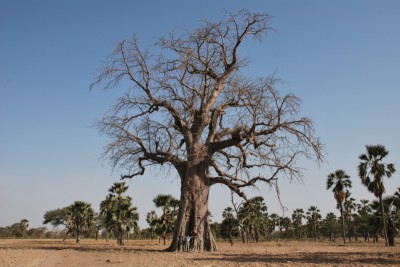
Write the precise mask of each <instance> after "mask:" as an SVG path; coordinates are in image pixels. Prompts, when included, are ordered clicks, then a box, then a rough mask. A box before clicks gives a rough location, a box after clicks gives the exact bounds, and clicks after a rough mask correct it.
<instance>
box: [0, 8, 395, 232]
mask: <svg viewBox="0 0 400 267" xmlns="http://www.w3.org/2000/svg"><path fill="white" fill-rule="evenodd" d="M242 8H248V9H250V10H252V11H257V12H265V13H268V14H270V15H272V16H274V18H273V20H272V27H273V28H274V29H275V30H276V32H270V33H269V34H268V35H267V37H266V38H265V39H264V41H263V42H262V43H257V42H256V43H249V44H248V46H247V47H246V48H244V49H243V50H242V53H243V54H244V55H246V56H248V58H249V66H248V69H247V70H246V71H247V72H248V73H250V74H251V75H252V76H266V75H269V74H271V73H272V72H274V71H275V70H276V71H277V72H276V75H277V76H278V77H279V78H281V79H283V80H284V83H283V84H281V85H280V86H279V87H278V89H279V90H280V91H281V92H282V93H287V92H293V93H294V94H296V95H297V96H299V97H300V98H301V99H302V101H303V109H302V112H303V114H304V115H306V116H308V117H310V118H311V119H313V121H314V122H315V126H316V130H317V135H318V136H320V137H321V140H322V142H323V143H324V144H325V145H326V152H327V155H326V162H324V163H322V164H321V165H320V166H318V165H317V164H315V163H313V162H309V161H299V162H298V164H299V165H300V166H303V167H304V168H305V171H304V180H303V183H298V182H292V183H289V182H288V181H281V184H280V185H281V198H282V202H283V204H284V205H285V206H286V207H287V208H288V209H289V210H288V211H286V212H285V215H290V214H291V210H293V209H295V208H303V209H304V210H306V209H308V208H309V207H310V206H311V205H317V206H318V207H319V208H320V209H321V211H322V213H323V214H325V213H326V212H329V211H334V212H336V213H337V211H336V210H335V206H336V205H335V202H334V199H333V196H332V194H331V193H330V192H328V191H327V190H325V181H326V176H327V175H328V174H329V173H330V172H333V171H335V170H337V169H344V170H345V171H346V172H347V173H348V174H349V175H350V176H351V178H352V180H353V189H352V192H353V193H352V195H353V197H355V198H356V199H358V200H359V199H363V198H366V199H373V196H372V195H371V194H370V193H368V192H367V190H366V189H365V188H363V187H362V186H361V184H360V182H359V178H358V177H357V170H356V166H357V165H358V163H359V162H358V155H359V154H361V153H364V151H365V145H366V144H383V145H385V146H386V148H387V149H388V150H389V151H390V154H389V156H388V158H387V161H388V162H392V163H395V165H396V166H397V168H398V169H399V173H396V174H395V175H394V176H393V177H392V178H391V179H390V180H387V182H386V185H387V192H388V193H390V194H392V193H393V192H394V191H395V190H396V188H397V187H400V179H399V178H400V160H399V159H400V141H399V136H400V134H399V132H400V124H399V118H398V115H399V114H400V105H399V104H398V103H399V99H400V49H399V47H400V28H399V25H400V16H399V15H398V13H399V11H400V2H399V1H388V0H384V1H368V0H362V1H319V0H315V1H311V0H310V1H306V0H304V1H285V0H283V1H282V0H279V1H278V0H276V1H212V0H207V1H155V0H153V1H121V0H115V1H98V0H96V1H94V0H87V1H77V0H75V1H74V0H71V1H50V0H48V1H19V0H13V1H11V0H3V1H1V2H0V40H1V42H0V211H1V216H0V226H6V225H10V224H12V223H14V222H18V221H19V220H21V219H22V218H27V219H28V220H29V221H30V225H31V226H33V227H39V226H41V221H42V218H43V214H44V212H45V211H47V210H50V209H54V208H59V207H64V206H67V205H69V204H71V203H72V202H73V201H75V200H84V201H88V202H90V203H92V204H93V207H94V208H95V209H96V210H98V205H99V203H100V201H101V200H102V199H104V197H105V196H106V194H107V190H108V188H109V187H110V186H111V184H112V183H113V182H115V181H117V180H118V179H119V176H120V171H119V170H114V171H112V170H111V168H110V166H109V164H108V162H106V161H101V160H99V158H100V156H101V153H102V147H103V146H104V145H105V144H106V140H105V138H104V137H102V136H100V135H99V134H98V132H97V130H96V129H95V128H94V127H93V124H94V123H95V121H96V118H99V117H101V116H102V115H103V114H104V113H105V112H106V111H107V110H108V109H109V108H110V105H111V104H112V102H113V101H114V100H115V99H116V98H117V97H118V96H119V95H120V94H122V90H113V91H102V90H100V89H96V90H93V91H89V85H90V83H91V82H93V80H94V78H95V77H96V73H97V70H98V68H99V67H100V66H101V62H102V60H104V59H105V58H106V57H107V56H108V55H109V54H110V53H111V52H112V50H113V49H114V46H115V44H116V43H117V42H118V41H121V40H124V39H127V38H130V37H131V36H132V35H133V34H136V35H137V36H138V37H139V39H140V41H141V43H142V44H144V45H151V44H153V43H154V42H155V41H157V38H159V37H161V36H163V35H164V34H166V33H168V32H169V31H171V30H177V31H180V30H183V29H186V28H188V29H190V28H193V27H197V26H199V25H200V22H201V19H211V20H215V19H218V17H219V16H220V15H221V14H222V12H223V10H228V11H231V12H236V11H238V10H240V9H242ZM128 184H129V185H130V189H129V194H130V195H132V197H133V200H134V204H135V205H136V206H138V209H139V212H140V215H141V225H142V226H146V223H145V216H146V213H147V212H148V211H150V210H151V209H154V207H153V204H152V199H153V198H154V197H155V196H156V195H157V194H159V193H171V194H173V195H175V196H176V197H179V182H178V180H177V179H176V177H175V176H174V175H171V174H168V173H158V172H149V173H146V175H144V176H143V177H138V178H135V179H134V180H131V181H128ZM248 193H249V194H250V195H262V196H263V197H264V198H265V199H266V203H267V206H268V208H269V211H270V212H271V213H272V212H276V213H278V214H280V215H282V210H281V208H280V206H279V203H278V201H277V199H276V196H275V194H274V192H272V191H270V190H269V189H268V188H266V187H260V191H256V190H251V191H249V192H248ZM229 204H230V192H229V191H228V190H227V189H224V188H222V187H218V186H217V187H215V188H214V189H212V191H211V195H210V204H209V205H210V210H211V212H212V214H213V215H214V220H216V221H219V220H220V218H221V213H222V210H223V209H224V208H225V207H226V206H228V205H229Z"/></svg>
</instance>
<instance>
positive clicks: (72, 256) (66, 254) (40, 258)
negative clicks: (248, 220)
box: [0, 240, 400, 267]
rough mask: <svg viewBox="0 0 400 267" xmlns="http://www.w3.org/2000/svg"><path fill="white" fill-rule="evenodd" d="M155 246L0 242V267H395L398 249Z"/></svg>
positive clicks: (300, 245) (363, 245)
mask: <svg viewBox="0 0 400 267" xmlns="http://www.w3.org/2000/svg"><path fill="white" fill-rule="evenodd" d="M165 248H166V246H163V245H160V244H158V241H157V240H153V241H150V240H130V241H127V242H126V244H125V246H122V247H120V246H117V245H116V244H115V241H109V242H106V241H105V240H98V241H95V240H82V242H81V244H78V245H77V244H75V243H74V241H73V240H67V241H66V242H62V241H60V240H0V266H2V267H8V266H10V267H16V266H21V267H22V266H23V267H26V266H29V267H34V266H41V267H54V266H59V267H63V266H67V267H68V266H84V267H89V266H100V267H104V266H107V267H111V266H112V267H114V266H156V267H162V266H168V267H177V266H226V267H231V266H271V267H276V266H291V267H293V266H332V267H334V266H335V267H342V266H363V267H369V266H371V267H372V266H393V267H394V266H400V247H385V246H384V244H383V243H382V242H381V243H361V242H353V243H352V244H350V245H346V246H343V245H341V244H340V243H331V242H295V241H289V242H285V241H282V242H275V241H273V242H265V243H250V244H241V243H236V244H235V245H234V246H230V244H229V243H225V242H219V243H218V249H219V251H218V252H212V253H199V252H179V253H178V252H173V253H170V252H164V251H163V250H164V249H165Z"/></svg>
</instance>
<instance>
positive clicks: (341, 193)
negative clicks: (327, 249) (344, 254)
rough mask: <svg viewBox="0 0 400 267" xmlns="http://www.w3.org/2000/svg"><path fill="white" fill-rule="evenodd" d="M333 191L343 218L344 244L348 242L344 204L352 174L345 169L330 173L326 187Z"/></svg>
mask: <svg viewBox="0 0 400 267" xmlns="http://www.w3.org/2000/svg"><path fill="white" fill-rule="evenodd" d="M331 188H332V192H333V197H334V198H335V200H336V203H337V206H338V208H339V211H340V216H341V218H342V233H343V244H346V228H345V220H344V210H343V204H344V201H345V199H346V195H347V192H348V189H349V188H351V180H350V176H349V175H347V174H346V172H345V171H344V170H337V171H335V172H333V173H331V174H329V175H328V179H327V181H326V189H331Z"/></svg>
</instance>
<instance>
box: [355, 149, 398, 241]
mask: <svg viewBox="0 0 400 267" xmlns="http://www.w3.org/2000/svg"><path fill="white" fill-rule="evenodd" d="M365 147H366V149H367V154H361V155H360V156H359V159H360V160H361V162H360V164H359V165H358V174H359V176H360V179H361V182H362V184H363V185H365V186H366V187H367V188H368V191H370V192H371V193H373V194H374V195H375V197H377V198H378V200H379V203H380V206H381V214H382V224H383V235H384V237H385V243H386V246H389V243H388V236H387V226H386V217H385V212H384V205H383V201H382V195H383V193H385V191H386V190H385V186H384V184H383V178H384V177H385V176H386V177H388V178H390V177H391V176H392V174H393V173H395V172H396V170H395V168H394V164H392V163H389V164H386V163H383V162H382V160H383V159H384V158H385V157H386V156H387V155H388V153H389V151H387V150H386V149H385V147H384V146H383V145H373V146H365Z"/></svg>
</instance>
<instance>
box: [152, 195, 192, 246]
mask: <svg viewBox="0 0 400 267" xmlns="http://www.w3.org/2000/svg"><path fill="white" fill-rule="evenodd" d="M153 202H154V204H155V206H156V207H157V208H161V209H162V215H161V217H160V218H159V219H158V222H157V227H156V232H157V234H158V235H159V236H160V237H161V238H162V239H163V241H164V245H165V240H166V238H167V236H168V235H169V234H171V233H173V231H174V226H175V220H176V216H177V214H178V207H179V200H177V199H176V198H174V197H173V196H172V195H169V194H168V195H163V194H159V195H157V196H156V197H155V198H154V199H153ZM190 234H193V233H187V235H190Z"/></svg>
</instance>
